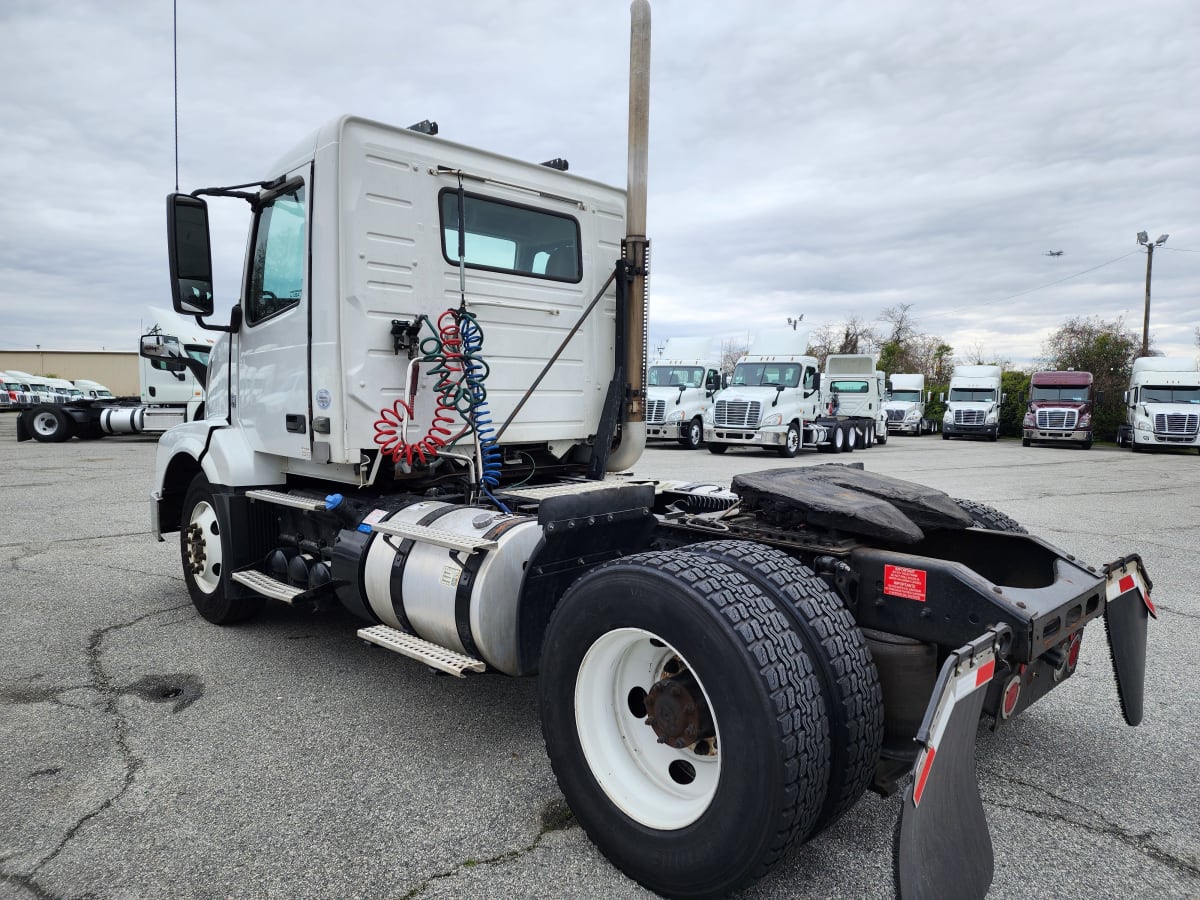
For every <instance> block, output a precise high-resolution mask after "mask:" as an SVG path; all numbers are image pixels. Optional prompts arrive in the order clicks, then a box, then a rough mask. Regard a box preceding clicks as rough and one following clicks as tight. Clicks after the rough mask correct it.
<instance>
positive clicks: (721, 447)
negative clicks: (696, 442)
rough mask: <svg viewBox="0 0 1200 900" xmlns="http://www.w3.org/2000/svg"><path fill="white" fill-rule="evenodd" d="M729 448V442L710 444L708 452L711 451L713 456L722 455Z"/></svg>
mask: <svg viewBox="0 0 1200 900" xmlns="http://www.w3.org/2000/svg"><path fill="white" fill-rule="evenodd" d="M728 449H729V445H728V444H709V445H708V452H709V453H711V454H712V455H713V456H720V455H721V454H722V453H724V452H725V451H726V450H728Z"/></svg>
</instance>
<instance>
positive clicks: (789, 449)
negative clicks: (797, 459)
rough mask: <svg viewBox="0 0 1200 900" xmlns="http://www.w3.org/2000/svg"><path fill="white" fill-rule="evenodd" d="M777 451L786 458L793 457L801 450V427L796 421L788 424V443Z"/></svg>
mask: <svg viewBox="0 0 1200 900" xmlns="http://www.w3.org/2000/svg"><path fill="white" fill-rule="evenodd" d="M775 452H776V453H778V454H779V455H780V456H782V457H783V458H784V459H792V458H793V457H794V456H795V455H796V454H797V453H799V452H800V429H799V428H798V427H797V426H796V424H795V423H794V422H793V423H792V424H791V425H789V426H788V430H787V438H786V443H785V444H784V445H783V446H782V447H779V448H778V449H776V451H775Z"/></svg>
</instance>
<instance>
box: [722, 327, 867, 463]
mask: <svg viewBox="0 0 1200 900" xmlns="http://www.w3.org/2000/svg"><path fill="white" fill-rule="evenodd" d="M807 348H808V334H807V332H796V331H769V332H762V333H759V334H757V335H755V336H754V337H753V340H752V341H751V343H750V349H749V352H747V353H746V355H745V356H743V357H742V358H741V359H739V360H738V361H737V364H736V365H735V366H734V369H733V375H732V376H731V377H730V379H729V386H728V387H726V388H725V389H724V390H722V391H721V392H720V393H719V394H718V395H717V396H716V398H715V399H714V402H713V405H712V409H711V411H710V417H709V418H708V419H706V421H705V423H704V442H705V443H706V444H707V445H708V451H709V452H710V453H715V454H722V453H724V452H725V451H726V450H728V449H729V448H730V447H738V446H740V447H760V448H762V449H765V450H774V451H775V452H776V453H777V454H778V455H779V456H781V457H783V458H785V459H790V458H791V457H793V456H795V455H796V454H797V453H799V452H800V451H801V450H802V449H804V448H814V449H817V450H821V451H823V452H842V451H849V450H853V449H854V447H855V445H856V443H857V439H858V433H857V431H856V430H855V429H854V428H853V426H852V425H851V424H850V423H849V422H843V421H840V420H838V419H837V418H836V417H834V416H830V415H825V414H824V412H823V409H824V405H823V403H822V397H821V376H820V372H819V371H818V367H817V360H816V358H815V357H812V356H806V355H805V351H806V350H807Z"/></svg>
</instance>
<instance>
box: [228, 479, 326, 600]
mask: <svg viewBox="0 0 1200 900" xmlns="http://www.w3.org/2000/svg"><path fill="white" fill-rule="evenodd" d="M246 496H247V497H249V498H250V499H251V500H262V501H263V502H265V503H274V504H276V505H278V506H290V507H292V508H293V509H307V510H311V511H317V510H324V509H326V508H327V507H326V504H325V501H324V500H323V499H321V500H317V499H315V498H313V497H300V496H298V495H296V494H287V493H284V492H283V491H269V490H266V489H262V490H258V489H256V490H253V491H246ZM256 590H257V589H256Z"/></svg>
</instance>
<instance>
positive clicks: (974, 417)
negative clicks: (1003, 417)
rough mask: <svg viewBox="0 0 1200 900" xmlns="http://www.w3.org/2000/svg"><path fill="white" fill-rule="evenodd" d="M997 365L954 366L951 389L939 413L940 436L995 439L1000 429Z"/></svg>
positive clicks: (1000, 372) (1002, 400)
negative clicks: (943, 411)
mask: <svg viewBox="0 0 1200 900" xmlns="http://www.w3.org/2000/svg"><path fill="white" fill-rule="evenodd" d="M1002 374H1003V372H1002V371H1001V369H1000V367H999V366H955V367H954V374H953V375H951V376H950V393H949V395H948V396H947V398H946V412H945V415H943V417H942V440H944V441H948V440H950V438H952V437H984V438H987V439H988V440H989V441H994V440H996V437H997V436H998V435H999V433H1000V404H1001V403H1003V402H1004V396H1003V394H1001V393H1000V384H1001V376H1002Z"/></svg>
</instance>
